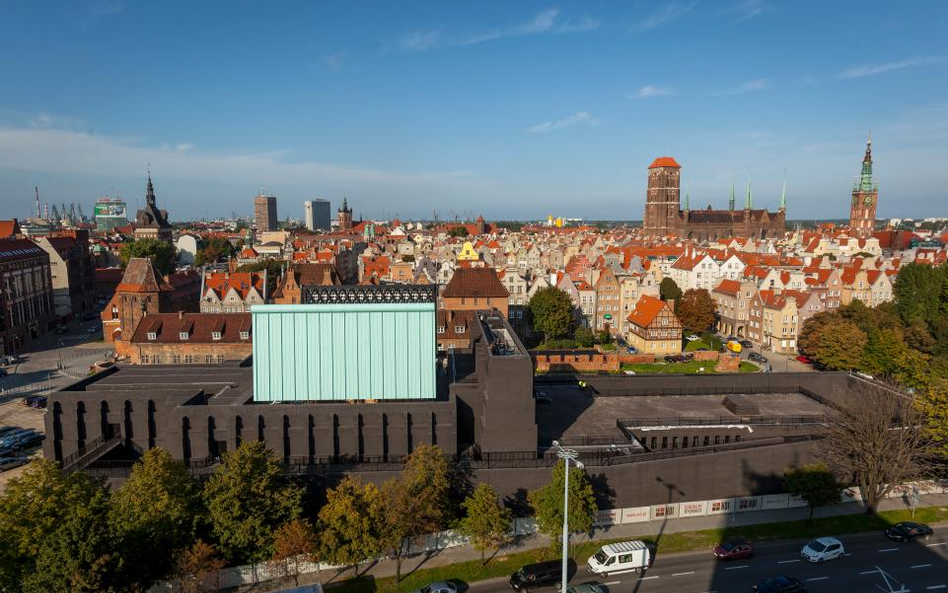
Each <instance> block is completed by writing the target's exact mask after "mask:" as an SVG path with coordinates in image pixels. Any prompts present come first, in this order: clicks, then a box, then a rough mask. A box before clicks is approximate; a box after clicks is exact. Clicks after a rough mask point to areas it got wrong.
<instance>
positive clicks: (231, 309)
mask: <svg viewBox="0 0 948 593" xmlns="http://www.w3.org/2000/svg"><path fill="white" fill-rule="evenodd" d="M266 294H267V274H266V272H230V271H227V272H205V273H204V276H203V279H202V285H201V313H249V312H250V307H252V306H253V305H262V304H263V303H264V302H265V301H266Z"/></svg>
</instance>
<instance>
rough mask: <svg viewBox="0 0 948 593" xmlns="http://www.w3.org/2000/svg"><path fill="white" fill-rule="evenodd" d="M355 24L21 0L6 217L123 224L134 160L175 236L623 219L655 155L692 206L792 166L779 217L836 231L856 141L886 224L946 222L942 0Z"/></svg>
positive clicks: (6, 103)
mask: <svg viewBox="0 0 948 593" xmlns="http://www.w3.org/2000/svg"><path fill="white" fill-rule="evenodd" d="M363 8H364V10H363V11H342V10H341V9H337V8H333V7H311V6H305V7H304V6H298V5H289V4H288V5H286V6H285V10H283V11H277V10H272V7H264V6H261V5H258V4H255V3H245V4H239V5H234V6H228V7H227V9H226V10H221V9H215V8H206V7H191V6H188V5H184V4H177V5H172V6H170V7H162V9H161V10H157V9H150V8H148V7H141V6H135V5H131V4H127V3H122V2H90V3H84V4H81V5H80V4H76V5H73V4H62V5H60V9H59V10H57V11H55V14H49V15H44V14H41V13H42V12H48V11H44V10H42V9H40V8H37V7H34V6H31V5H26V6H18V7H17V10H15V11H10V12H9V13H8V15H9V18H6V19H4V23H3V24H0V32H2V33H3V36H4V39H5V41H4V42H3V43H5V44H10V46H11V47H19V48H22V49H23V50H25V53H23V55H24V56H25V57H24V58H22V59H18V61H16V62H13V61H12V60H8V61H6V62H0V74H2V75H3V76H4V79H5V80H7V81H10V82H11V83H12V84H10V85H9V88H10V89H12V90H11V92H8V93H6V94H5V96H4V97H2V98H0V206H2V207H3V209H4V212H7V213H8V214H7V215H8V216H17V217H20V218H24V217H26V216H28V215H30V214H31V213H32V212H33V207H34V206H33V204H34V202H33V187H34V186H39V188H40V193H41V199H42V200H43V201H49V202H50V203H57V204H58V203H61V202H65V203H69V202H77V203H82V204H83V205H84V207H85V209H86V210H87V211H91V206H92V204H93V203H94V201H95V199H96V198H97V197H100V196H103V195H106V194H118V195H120V196H121V197H123V198H124V199H125V200H126V201H127V203H128V205H129V210H130V211H134V210H135V209H136V208H138V207H141V205H142V202H143V201H144V194H145V192H144V184H145V179H146V168H147V166H148V164H149V163H150V164H151V167H152V172H153V175H154V179H155V184H156V193H157V195H158V199H159V201H160V202H161V204H162V207H163V208H166V209H167V210H168V212H169V215H170V216H171V218H172V219H173V220H187V219H191V218H200V217H208V218H214V217H219V216H226V215H229V214H230V213H231V212H233V211H236V212H238V213H245V214H246V213H249V212H250V211H251V208H252V198H253V196H254V195H256V194H257V193H258V192H259V189H260V188H261V187H267V188H268V189H269V191H270V193H271V194H272V195H275V196H277V197H278V199H279V202H280V214H281V216H282V217H283V218H285V217H286V216H290V217H292V218H295V219H302V216H303V202H304V201H305V200H311V199H314V198H317V197H320V198H324V199H327V200H329V201H330V202H332V204H333V208H334V209H335V208H336V207H338V205H339V204H340V203H341V201H342V197H343V196H344V195H345V196H348V198H349V201H350V203H351V204H352V205H353V208H354V209H355V211H356V216H357V217H358V216H359V215H362V216H365V217H375V218H380V217H383V216H385V215H387V216H389V217H393V216H396V215H398V216H400V217H402V218H430V217H431V215H432V213H433V212H434V211H438V212H439V214H440V217H441V218H442V219H446V218H452V217H453V216H452V213H456V214H459V215H460V214H462V213H465V212H473V213H474V214H475V215H477V214H484V215H485V216H487V217H489V218H492V219H541V218H545V217H546V215H548V214H553V215H557V216H569V217H573V216H575V217H585V218H589V219H617V220H635V219H640V218H641V216H642V212H643V208H644V204H645V193H646V192H645V190H646V183H645V173H646V169H647V167H648V164H649V163H650V162H651V161H652V160H653V159H654V158H656V157H659V156H666V155H667V156H673V157H674V158H676V159H677V160H678V162H679V163H681V165H682V192H683V193H687V194H689V196H690V203H691V205H692V207H694V208H704V207H706V206H707V205H708V204H711V205H713V206H714V207H715V208H724V207H725V206H726V204H727V199H728V193H729V191H730V187H731V179H732V177H733V178H734V179H735V184H736V185H737V188H738V192H741V191H742V189H743V188H744V186H745V184H746V183H747V181H748V180H750V182H751V183H752V184H753V187H754V201H755V204H759V205H760V206H762V207H767V208H770V209H775V208H776V207H777V203H778V201H779V198H780V192H781V186H782V184H783V182H784V171H786V180H787V187H788V190H787V202H788V204H787V218H788V219H789V220H794V219H811V218H834V219H844V218H846V216H847V213H848V210H849V201H850V193H851V189H852V181H853V179H854V178H855V177H857V176H858V174H859V165H860V161H861V155H862V151H863V148H864V146H865V141H866V136H867V134H868V133H869V131H870V130H871V131H872V134H873V150H874V159H875V163H876V168H875V175H876V177H877V179H878V180H879V184H880V192H879V210H878V215H879V217H880V218H888V217H913V218H924V217H926V216H943V215H945V214H946V212H945V211H944V206H943V204H944V203H945V197H946V196H945V192H944V189H943V188H944V187H946V186H948V170H945V168H944V167H941V166H940V163H941V162H944V160H945V159H946V158H948V127H946V126H948V104H946V103H944V102H943V101H941V100H939V99H938V97H943V96H944V94H945V91H946V90H948V82H946V80H948V77H946V76H945V74H946V73H948V55H945V54H944V53H943V50H942V49H941V48H940V47H938V46H937V43H936V42H934V41H930V40H937V39H938V36H937V31H938V30H939V29H940V28H941V27H943V26H944V25H945V24H946V21H948V10H946V9H945V7H944V6H943V5H939V4H936V3H933V2H932V3H925V2H921V3H919V5H918V10H914V11H905V12H903V13H899V14H897V15H893V14H889V13H887V12H886V10H885V7H873V6H864V5H862V4H856V3H845V4H839V5H834V6H832V7H820V9H819V12H818V17H816V16H815V15H816V14H817V12H816V10H817V8H816V5H810V4H809V3H804V2H800V3H793V4H789V3H781V4H778V3H776V2H766V1H743V2H734V3H728V4H722V5H709V4H708V3H699V2H671V3H665V4H661V5H646V4H639V5H631V6H628V7H623V8H618V7H611V6H602V5H582V6H581V5H573V4H566V3H561V4H553V3H521V4H518V5H516V7H515V8H510V7H509V6H506V5H501V4H495V5H489V6H486V7H478V8H479V9H478V10H475V9H473V8H472V9H467V8H458V7H446V6H440V5H437V4H415V5H413V6H412V7H410V8H405V7H398V8H396V7H389V6H385V5H373V4H364V5H363ZM919 11H923V12H924V13H925V14H926V16H927V18H925V19H918V18H915V16H914V15H915V14H917V13H918V12H919ZM362 12H365V13H368V14H371V15H373V17H374V18H371V19H363V18H361V17H360V16H358V15H359V14H360V13H362ZM41 21H43V22H44V23H45V24H44V26H43V28H42V29H36V28H35V24H36V23H38V22H41ZM172 33H173V34H172ZM254 35H256V36H263V37H268V38H271V39H270V41H272V42H266V41H267V40H266V39H265V40H264V41H265V42H263V43H256V42H251V41H248V40H250V39H253V37H254ZM117 48H121V50H122V51H116V49H117ZM5 53H6V54H7V55H13V52H5ZM36 72H44V73H46V74H47V75H46V76H42V77H40V79H39V80H36V77H35V74H36ZM64 87H68V88H69V89H70V92H66V93H63V92H62V89H63V88H64Z"/></svg>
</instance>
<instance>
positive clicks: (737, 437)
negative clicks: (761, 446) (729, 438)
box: [734, 434, 741, 443]
mask: <svg viewBox="0 0 948 593" xmlns="http://www.w3.org/2000/svg"><path fill="white" fill-rule="evenodd" d="M734 442H735V443H739V442H741V435H739V434H736V435H734Z"/></svg>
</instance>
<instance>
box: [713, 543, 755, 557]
mask: <svg viewBox="0 0 948 593" xmlns="http://www.w3.org/2000/svg"><path fill="white" fill-rule="evenodd" d="M711 553H713V554H714V555H715V557H716V558H717V559H718V560H725V561H727V560H737V559H739V558H750V557H751V556H752V555H753V554H754V547H753V546H751V544H750V542H749V541H747V540H744V539H731V540H728V541H726V542H724V543H723V544H720V545H717V546H715V547H713V548H711Z"/></svg>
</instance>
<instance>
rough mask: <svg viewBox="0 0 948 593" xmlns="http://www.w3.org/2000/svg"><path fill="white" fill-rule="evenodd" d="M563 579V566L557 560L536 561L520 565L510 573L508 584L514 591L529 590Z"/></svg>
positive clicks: (553, 583)
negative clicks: (535, 562) (515, 570)
mask: <svg viewBox="0 0 948 593" xmlns="http://www.w3.org/2000/svg"><path fill="white" fill-rule="evenodd" d="M562 579H563V566H562V564H561V563H560V561H559V560H551V561H549V562H538V563H537V564H527V565H526V566H522V567H520V569H518V570H517V572H515V573H513V574H512V575H510V586H511V588H513V590H514V591H529V590H531V589H536V588H538V587H543V586H546V585H555V584H557V583H559V582H561V581H562Z"/></svg>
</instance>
